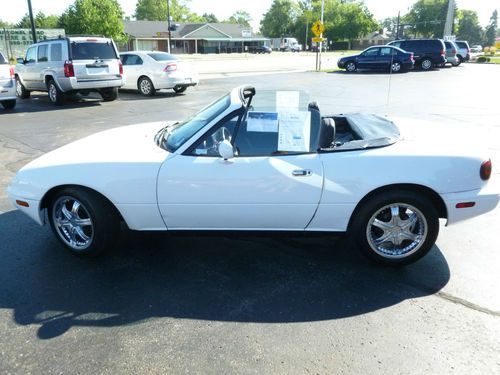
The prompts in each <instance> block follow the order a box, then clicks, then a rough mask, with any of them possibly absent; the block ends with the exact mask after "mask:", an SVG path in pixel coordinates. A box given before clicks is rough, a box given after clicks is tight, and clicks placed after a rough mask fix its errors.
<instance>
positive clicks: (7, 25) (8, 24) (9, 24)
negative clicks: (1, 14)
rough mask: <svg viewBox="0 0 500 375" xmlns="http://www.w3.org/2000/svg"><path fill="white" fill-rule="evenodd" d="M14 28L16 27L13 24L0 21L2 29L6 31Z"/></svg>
mask: <svg viewBox="0 0 500 375" xmlns="http://www.w3.org/2000/svg"><path fill="white" fill-rule="evenodd" d="M12 26H14V25H12V24H11V23H9V22H5V21H2V20H1V19H0V28H6V29H9V28H11V27H12Z"/></svg>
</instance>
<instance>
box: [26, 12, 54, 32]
mask: <svg viewBox="0 0 500 375" xmlns="http://www.w3.org/2000/svg"><path fill="white" fill-rule="evenodd" d="M34 21H35V26H36V28H39V29H55V28H57V25H58V23H59V17H58V16H55V15H50V16H46V15H45V14H44V13H43V12H38V13H37V14H36V16H35V18H34ZM16 27H18V28H20V29H29V28H31V21H30V16H29V14H28V13H26V14H25V15H24V16H23V18H21V20H20V21H19V22H18V23H17V24H16Z"/></svg>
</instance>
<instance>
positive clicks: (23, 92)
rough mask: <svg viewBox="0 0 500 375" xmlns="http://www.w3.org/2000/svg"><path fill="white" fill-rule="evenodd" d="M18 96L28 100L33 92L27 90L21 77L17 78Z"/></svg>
mask: <svg viewBox="0 0 500 375" xmlns="http://www.w3.org/2000/svg"><path fill="white" fill-rule="evenodd" d="M16 95H17V96H18V97H19V98H21V99H28V98H29V97H30V96H31V92H30V91H28V90H26V87H24V85H23V84H22V83H21V81H20V79H19V77H17V76H16Z"/></svg>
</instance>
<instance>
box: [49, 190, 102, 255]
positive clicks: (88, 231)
mask: <svg viewBox="0 0 500 375" xmlns="http://www.w3.org/2000/svg"><path fill="white" fill-rule="evenodd" d="M52 220H53V221H54V227H55V228H56V233H57V234H58V235H59V237H60V238H61V239H62V240H63V241H64V243H66V244H67V245H68V246H70V247H71V248H73V249H75V250H85V249H86V248H88V247H89V246H90V244H91V243H92V240H93V238H94V225H93V223H92V219H91V218H90V215H89V212H88V211H87V209H86V208H85V206H84V205H83V204H82V203H81V202H80V201H79V200H77V199H76V198H74V197H70V196H62V197H59V198H58V199H57V201H56V202H55V203H54V205H53V206H52Z"/></svg>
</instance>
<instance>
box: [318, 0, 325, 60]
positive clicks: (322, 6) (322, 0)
mask: <svg viewBox="0 0 500 375" xmlns="http://www.w3.org/2000/svg"><path fill="white" fill-rule="evenodd" d="M324 14H325V0H321V23H322V24H323V25H324V23H323V16H324ZM320 37H321V38H322V39H323V33H321V35H320ZM322 49H323V41H321V42H319V64H318V70H321V50H322Z"/></svg>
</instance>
